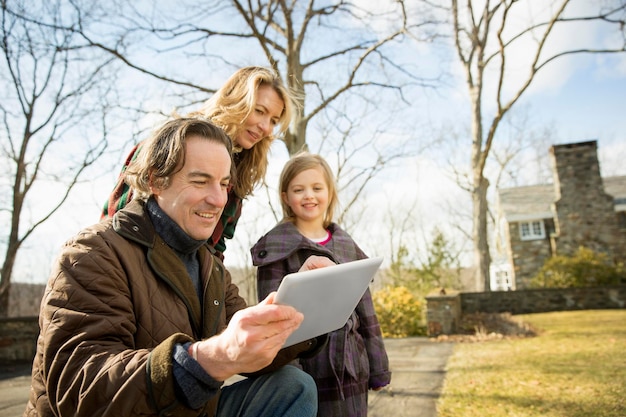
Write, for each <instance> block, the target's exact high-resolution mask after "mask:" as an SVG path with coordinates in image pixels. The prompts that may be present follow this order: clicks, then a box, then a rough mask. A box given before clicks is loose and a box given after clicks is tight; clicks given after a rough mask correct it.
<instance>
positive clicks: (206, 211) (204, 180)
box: [152, 136, 230, 240]
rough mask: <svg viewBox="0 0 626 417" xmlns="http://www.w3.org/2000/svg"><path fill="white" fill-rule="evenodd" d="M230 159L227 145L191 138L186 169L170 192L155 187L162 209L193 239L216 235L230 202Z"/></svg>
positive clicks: (175, 176)
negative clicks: (216, 226)
mask: <svg viewBox="0 0 626 417" xmlns="http://www.w3.org/2000/svg"><path fill="white" fill-rule="evenodd" d="M229 181H230V156H229V154H228V151H227V150H226V147H224V145H222V144H220V143H218V142H215V141H211V140H207V139H204V138H202V137H200V136H190V137H188V138H187V145H186V149H185V165H184V166H183V168H182V169H181V170H180V171H178V172H177V173H176V174H174V175H173V176H172V178H171V181H170V186H169V187H168V188H166V189H157V188H155V187H152V193H153V194H154V198H155V199H156V202H157V203H158V204H159V207H161V209H162V210H163V211H164V212H165V213H166V214H167V215H168V216H170V217H171V218H172V220H174V221H175V222H176V223H177V224H178V225H179V226H180V227H181V228H182V229H183V230H184V231H185V233H187V234H188V235H189V236H190V237H192V238H193V239H196V240H206V239H208V238H209V237H211V235H212V234H213V230H214V229H215V225H216V224H217V222H218V221H219V219H220V215H221V214H222V210H223V209H224V206H225V205H226V200H227V199H228V193H227V190H228V185H229Z"/></svg>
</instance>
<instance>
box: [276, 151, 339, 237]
mask: <svg viewBox="0 0 626 417" xmlns="http://www.w3.org/2000/svg"><path fill="white" fill-rule="evenodd" d="M308 169H321V170H322V174H323V175H324V180H325V181H326V186H327V187H328V209H327V210H326V213H325V215H324V228H327V227H328V226H329V225H330V223H331V222H332V221H333V216H334V214H335V208H336V207H337V204H339V198H338V196H337V187H336V185H335V176H334V175H333V172H332V170H331V169H330V166H328V163H327V162H326V160H325V159H324V158H322V157H321V156H319V155H317V154H311V153H308V152H300V153H298V154H296V155H294V156H293V157H292V158H291V159H290V160H289V161H287V163H286V164H285V166H284V167H283V171H282V172H281V173H280V180H279V189H278V191H279V194H280V197H281V198H280V204H281V206H282V208H283V221H290V222H293V221H294V220H295V215H294V213H293V210H291V207H289V205H288V204H287V203H286V202H285V200H284V199H283V198H282V196H283V193H287V190H288V188H289V184H290V183H291V181H293V179H294V178H295V177H296V176H297V175H298V174H300V173H301V172H302V171H306V170H308Z"/></svg>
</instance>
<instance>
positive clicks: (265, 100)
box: [101, 67, 294, 259]
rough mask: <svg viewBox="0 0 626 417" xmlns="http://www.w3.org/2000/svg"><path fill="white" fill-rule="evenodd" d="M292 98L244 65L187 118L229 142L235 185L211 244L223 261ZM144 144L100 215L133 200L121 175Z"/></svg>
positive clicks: (276, 81)
mask: <svg viewBox="0 0 626 417" xmlns="http://www.w3.org/2000/svg"><path fill="white" fill-rule="evenodd" d="M293 111H294V98H293V96H292V94H291V93H290V92H289V90H288V89H287V88H286V87H285V86H284V84H283V82H282V80H281V79H280V77H279V76H278V75H277V74H276V73H275V72H274V71H273V70H271V69H268V68H265V67H245V68H241V69H239V70H238V71H236V72H235V73H234V74H233V75H231V76H230V78H229V79H228V80H227V81H226V83H225V84H224V85H223V86H222V87H221V88H220V89H219V90H218V91H217V92H216V93H215V94H214V95H213V96H212V97H211V98H210V99H209V100H207V101H206V102H205V103H204V105H203V106H202V107H201V108H200V109H199V110H197V111H194V112H192V113H190V114H189V115H188V117H200V118H206V119H209V120H210V121H211V122H213V123H214V124H216V125H217V126H219V127H221V128H222V129H224V130H225V131H226V133H227V134H228V135H229V136H230V138H231V139H232V141H233V151H234V152H235V155H234V158H233V159H234V161H235V166H236V168H237V182H236V183H235V184H233V187H232V189H231V190H230V191H229V193H228V202H227V203H226V207H224V211H223V213H222V216H221V218H220V223H219V224H218V225H217V227H216V228H215V231H214V233H213V237H212V238H211V239H209V244H211V246H213V247H215V249H216V255H218V256H219V257H220V258H222V259H223V257H224V256H223V252H224V251H225V250H226V243H225V239H226V238H228V239H231V238H232V237H233V235H234V233H235V226H236V225H237V221H238V220H239V217H240V216H241V207H242V201H243V199H245V198H246V197H248V196H249V195H250V194H252V191H253V189H254V188H255V187H256V186H257V185H258V184H259V183H260V182H261V181H263V179H264V178H265V172H266V170H267V163H268V162H267V154H268V152H269V149H270V146H271V144H272V141H273V140H274V138H275V137H276V134H277V135H280V134H282V133H284V132H285V131H286V130H287V128H288V127H289V123H290V122H291V118H292V115H293ZM141 145H142V143H140V144H138V145H137V146H135V147H134V148H133V149H132V150H131V152H130V154H129V155H128V157H127V158H126V162H125V164H124V167H123V168H122V172H121V173H120V176H119V179H118V182H117V184H116V185H115V188H114V189H113V191H112V192H111V195H110V196H109V199H108V200H107V202H106V203H105V205H104V209H103V212H102V215H101V217H102V218H106V217H110V216H113V215H114V214H115V213H116V212H117V211H118V210H120V209H121V208H123V207H124V206H125V205H126V204H127V203H128V202H130V200H131V199H132V194H133V190H132V189H131V188H130V187H129V186H128V184H126V183H125V182H124V171H125V170H126V167H127V166H128V165H129V164H130V162H131V161H132V160H133V159H135V158H136V157H137V155H138V154H139V151H140V150H141Z"/></svg>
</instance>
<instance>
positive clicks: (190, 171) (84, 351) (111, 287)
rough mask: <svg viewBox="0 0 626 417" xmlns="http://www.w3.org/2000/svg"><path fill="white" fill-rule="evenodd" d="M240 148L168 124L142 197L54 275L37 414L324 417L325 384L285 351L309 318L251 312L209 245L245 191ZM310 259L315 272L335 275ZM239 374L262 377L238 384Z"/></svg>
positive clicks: (276, 308)
mask: <svg viewBox="0 0 626 417" xmlns="http://www.w3.org/2000/svg"><path fill="white" fill-rule="evenodd" d="M232 167H233V164H232V154H231V141H230V139H229V138H228V136H227V135H226V134H225V133H224V132H223V131H222V130H220V129H219V128H217V127H215V126H214V125H212V124H210V123H209V122H206V121H203V120H199V119H185V118H179V119H174V120H171V121H169V122H167V123H166V124H165V125H163V126H162V127H161V129H159V130H158V131H157V132H156V133H155V134H154V135H153V137H152V138H151V139H150V140H149V141H148V142H147V143H146V144H145V145H144V149H143V150H142V153H141V155H140V157H139V158H138V159H137V160H136V161H134V162H133V164H131V165H130V166H129V168H128V170H127V174H126V175H127V181H128V182H129V184H130V185H131V186H132V187H133V189H134V190H135V191H136V199H135V200H134V201H133V202H131V203H130V204H129V205H128V206H127V207H126V208H124V209H123V210H121V211H120V212H118V213H117V214H116V215H115V216H114V217H113V218H112V219H109V220H105V221H103V222H101V223H100V224H97V225H94V226H91V227H89V228H87V229H85V230H83V231H81V232H80V233H79V234H78V235H77V236H76V237H74V238H73V239H72V240H70V241H68V242H67V243H66V245H65V246H64V248H63V250H62V252H61V255H60V257H59V258H58V260H57V261H56V264H55V265H54V266H53V271H52V274H51V276H50V279H49V281H48V285H47V288H46V292H45V294H44V298H43V300H42V304H41V311H40V318H39V320H40V323H39V324H40V335H39V338H38V342H37V353H36V356H35V359H34V362H33V371H32V387H31V393H30V400H29V403H28V405H27V408H26V411H25V412H24V416H53V415H54V416H69V415H80V416H90V417H91V416H139V415H141V416H144V415H155V416H156V415H159V416H213V415H216V416H235V415H241V416H314V415H315V414H316V412H317V397H316V387H315V384H314V382H313V380H312V379H311V378H310V377H309V376H308V375H307V374H305V373H304V372H302V371H300V370H299V369H296V368H295V367H293V366H282V365H283V364H285V363H287V362H289V361H290V360H292V359H294V358H296V357H297V356H298V355H300V356H303V355H310V354H313V353H314V352H315V351H316V350H317V349H318V348H319V346H318V345H319V344H321V342H319V343H318V341H317V340H311V341H308V342H304V343H301V344H299V345H296V346H293V347H291V348H288V349H283V350H281V349H280V348H281V346H282V345H283V343H284V342H285V340H286V339H287V337H288V336H289V335H290V334H291V333H292V332H293V331H294V330H295V329H296V328H297V327H298V326H299V325H300V323H301V321H302V319H303V317H302V315H301V314H300V313H298V312H297V311H295V310H294V309H293V308H291V307H288V306H280V305H275V304H273V297H274V294H271V295H270V296H269V297H268V298H267V299H265V300H264V301H263V302H261V303H260V304H258V305H257V306H253V307H248V308H246V305H245V301H244V300H243V299H242V298H241V297H240V296H239V293H238V289H237V287H236V286H235V285H234V284H233V283H232V282H231V278H230V274H229V273H228V272H227V271H226V270H225V268H224V266H223V265H222V263H221V262H220V261H219V260H218V259H217V257H215V256H213V254H212V253H213V249H212V248H210V247H209V246H208V245H207V243H206V242H207V239H208V238H209V237H210V236H211V235H212V233H213V229H214V227H215V225H216V223H217V222H218V221H219V218H220V214H221V211H222V209H223V207H224V205H225V203H226V200H227V191H228V188H229V186H230V183H231V181H233V180H234V175H235V173H234V169H233V168H232ZM329 263H330V261H328V260H327V259H326V258H317V257H313V258H309V259H308V260H307V262H306V263H305V267H303V269H312V268H316V267H322V266H326V265H328V264H329ZM236 374H248V375H251V376H250V377H249V378H247V379H244V380H243V381H240V382H237V383H235V384H232V385H230V386H223V383H224V381H225V380H227V379H228V378H230V377H231V376H233V375H236Z"/></svg>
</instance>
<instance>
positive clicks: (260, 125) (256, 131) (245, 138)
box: [236, 84, 285, 149]
mask: <svg viewBox="0 0 626 417" xmlns="http://www.w3.org/2000/svg"><path fill="white" fill-rule="evenodd" d="M284 108H285V103H284V101H283V99H281V98H280V96H279V95H278V93H277V92H276V90H274V88H273V87H272V86H270V85H264V84H262V85H260V86H259V88H257V90H256V102H255V104H254V108H253V109H252V112H250V115H249V116H248V118H247V119H246V120H245V121H244V123H243V126H242V129H241V130H240V132H239V134H238V135H237V138H236V142H237V145H239V146H240V147H242V148H243V149H251V148H252V147H253V146H254V145H256V144H257V143H258V142H260V141H261V140H263V139H265V138H266V137H268V136H269V135H271V134H272V132H273V131H274V128H275V127H276V125H277V124H278V121H279V120H280V115H281V114H282V113H283V109H284Z"/></svg>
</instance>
